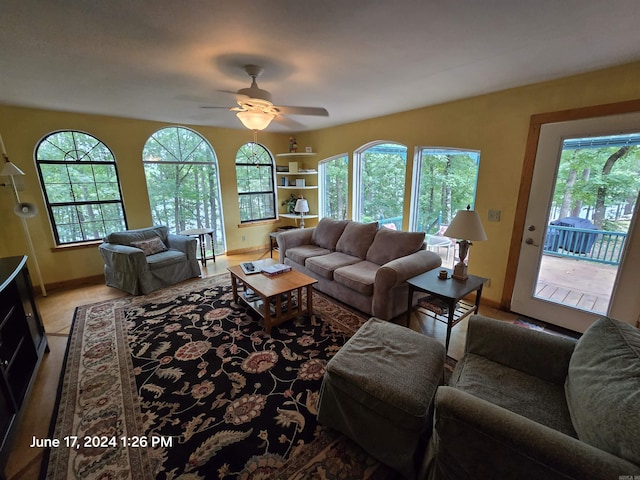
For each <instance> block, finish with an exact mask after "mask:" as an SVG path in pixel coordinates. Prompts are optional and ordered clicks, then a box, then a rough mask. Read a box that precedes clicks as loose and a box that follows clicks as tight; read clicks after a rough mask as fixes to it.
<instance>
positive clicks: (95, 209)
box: [36, 131, 127, 245]
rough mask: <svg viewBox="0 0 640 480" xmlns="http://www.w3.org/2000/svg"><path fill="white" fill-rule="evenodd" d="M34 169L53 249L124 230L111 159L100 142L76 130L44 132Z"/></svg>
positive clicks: (123, 219)
mask: <svg viewBox="0 0 640 480" xmlns="http://www.w3.org/2000/svg"><path fill="white" fill-rule="evenodd" d="M36 166H37V168H38V176H39V177H40V183H41V184H42V191H43V192H44V198H45V203H46V204H47V210H48V211H49V219H50V221H51V227H52V230H53V234H54V237H55V241H56V245H65V244H70V243H83V242H91V241H94V240H100V239H102V238H103V237H105V236H106V235H107V234H108V233H109V232H113V231H118V230H126V228H127V221H126V218H125V214H124V208H123V204H122V192H121V191H120V182H119V180H118V169H117V167H116V159H115V157H114V156H113V153H111V150H109V148H108V147H107V146H106V145H105V144H104V143H102V142H101V141H100V140H98V139H97V138H95V137H93V136H91V135H89V134H88V133H82V132H77V131H60V132H54V133H50V134H49V135H47V136H46V137H44V138H43V139H42V140H41V141H40V143H39V144H38V146H37V147H36Z"/></svg>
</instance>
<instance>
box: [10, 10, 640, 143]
mask: <svg viewBox="0 0 640 480" xmlns="http://www.w3.org/2000/svg"><path fill="white" fill-rule="evenodd" d="M0 15H1V17H0V18H1V23H0V25H1V26H0V103H4V104H9V105H21V106H28V107H39V108H45V109H53V110H63V111H73V112H86V113H96V114H106V115H115V116H121V117H131V118H138V119H149V120H158V121H162V122H168V123H173V124H191V125H212V126H218V127H230V128H243V127H242V126H241V124H240V122H239V120H238V119H237V118H236V117H235V115H234V114H233V113H232V112H229V111H227V110H225V109H215V110H205V109H201V108H200V106H202V105H215V106H229V107H231V106H233V105H234V96H233V95H232V94H229V93H224V92H220V90H232V91H236V90H238V89H239V88H244V87H248V86H249V84H250V79H249V77H248V76H247V75H246V73H245V72H244V71H243V69H242V66H243V65H245V64H248V63H253V64H259V65H261V66H263V67H264V68H265V71H264V74H263V75H262V76H261V77H260V78H259V80H258V84H259V85H260V87H261V88H263V89H266V90H269V91H270V92H271V93H272V94H273V98H274V103H276V104H279V105H301V106H321V107H325V108H327V110H328V111H329V117H328V118H323V117H307V116H291V117H289V118H290V120H291V122H290V123H289V124H282V123H276V122H274V123H272V124H271V126H270V127H269V128H268V130H271V131H303V130H309V129H317V128H323V127H328V126H332V125H339V124H343V123H347V122H352V121H357V120H361V119H365V118H371V117H377V116H381V115H385V114H389V113H394V112H400V111H405V110H410V109H414V108H418V107H423V106H428V105H433V104H437V103H442V102H446V101H450V100H455V99H459V98H465V97H469V96H473V95H478V94H483V93H489V92H494V91H498V90H503V89H506V88H510V87H516V86H520V85H525V84H530V83H536V82H540V81H544V80H550V79H554V78H559V77H564V76H567V75H572V74H576V73H581V72H586V71H591V70H597V69H600V68H604V67H609V66H613V65H618V64H622V63H627V62H631V61H636V60H640V2H639V1H638V0H607V1H603V0H536V1H533V0H446V1H445V0H422V1H421V0H393V1H380V0H378V1H375V0H374V1H372V0H366V1H365V0H316V1H307V0H262V1H259V0H233V1H228V0H221V1H214V0H152V1H149V0H147V1H145V0H103V1H88V0H12V1H3V2H2V9H1V14H0ZM639 81H640V79H639Z"/></svg>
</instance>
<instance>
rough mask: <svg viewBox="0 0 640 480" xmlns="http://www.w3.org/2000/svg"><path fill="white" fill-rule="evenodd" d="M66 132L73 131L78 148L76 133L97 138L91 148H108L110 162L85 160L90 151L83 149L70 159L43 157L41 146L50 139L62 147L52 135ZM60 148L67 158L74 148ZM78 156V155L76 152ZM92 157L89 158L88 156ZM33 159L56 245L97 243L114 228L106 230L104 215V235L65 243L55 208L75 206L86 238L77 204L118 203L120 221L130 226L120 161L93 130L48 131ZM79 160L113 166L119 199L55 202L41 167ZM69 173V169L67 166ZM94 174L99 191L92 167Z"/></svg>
mask: <svg viewBox="0 0 640 480" xmlns="http://www.w3.org/2000/svg"><path fill="white" fill-rule="evenodd" d="M66 133H70V134H71V135H72V139H73V144H74V146H76V147H77V143H78V142H77V140H76V138H75V135H76V134H79V135H84V136H87V137H90V138H91V139H93V140H95V142H96V143H95V145H94V146H93V147H92V148H91V151H93V150H95V149H96V147H98V146H100V147H103V148H104V149H106V150H107V151H108V153H109V156H110V158H111V160H109V161H105V160H83V159H82V158H83V157H87V156H88V155H89V154H90V153H91V151H90V152H84V154H83V155H82V156H81V158H73V159H71V160H54V159H42V158H40V152H41V147H42V146H43V145H44V144H45V142H47V141H48V142H49V143H50V144H51V145H53V146H54V147H57V148H59V149H60V147H59V146H58V145H56V144H54V143H53V142H52V141H51V140H50V138H51V137H54V136H56V135H60V134H66ZM60 151H61V152H62V153H64V156H65V157H67V156H68V155H69V153H70V152H71V151H68V152H64V151H63V150H62V149H60ZM74 152H76V153H77V152H79V150H78V149H77V148H76V149H75V150H74ZM76 157H77V155H76ZM89 158H90V157H89ZM34 159H35V164H36V169H37V171H38V179H39V181H40V187H41V190H42V196H43V198H44V203H45V205H46V208H47V213H48V216H49V223H50V225H51V232H52V234H53V238H54V241H55V244H56V246H67V245H82V244H90V243H95V242H97V241H101V240H102V239H103V238H104V236H105V235H106V234H107V233H109V231H111V230H112V229H111V228H109V229H108V230H107V227H106V225H105V222H106V221H107V220H105V219H104V217H102V218H101V220H100V222H101V223H102V227H103V233H104V235H102V236H98V237H92V238H83V239H82V240H77V239H76V240H73V241H68V242H63V241H61V239H60V231H59V228H60V227H59V225H58V222H56V219H55V214H54V209H55V208H57V207H75V210H76V219H77V224H76V225H77V226H78V229H79V231H80V232H82V236H83V237H85V229H84V228H83V226H84V224H83V222H82V221H80V220H79V218H80V215H79V212H78V207H82V206H87V205H99V206H101V205H119V206H120V211H121V212H122V217H121V218H120V219H117V220H119V221H120V222H121V224H122V228H123V229H125V230H126V229H127V228H128V222H127V214H126V210H125V208H124V201H123V199H122V186H121V184H120V176H119V174H118V164H117V160H116V157H115V155H114V154H113V151H112V150H111V149H110V148H109V147H108V146H107V144H105V143H104V142H103V141H102V140H100V139H99V138H98V137H96V136H95V135H92V134H90V133H87V132H83V131H81V130H75V129H74V130H56V131H53V132H50V133H48V134H47V135H45V136H44V137H42V138H41V139H40V141H39V142H38V144H37V145H36V148H35V150H34ZM79 162H82V165H91V166H92V167H93V166H94V165H101V166H104V165H111V166H113V175H114V176H115V180H116V182H115V183H116V184H117V187H118V199H110V200H99V199H96V200H81V201H68V202H52V201H51V200H50V192H49V191H48V189H47V185H48V184H47V181H46V180H45V178H44V174H43V169H42V166H43V165H66V166H68V165H77V164H78V163H79ZM67 172H68V168H67ZM92 173H93V175H94V182H93V185H95V187H96V192H97V191H98V186H97V185H98V182H95V171H94V170H93V168H92ZM68 185H69V187H70V193H71V194H73V193H72V192H73V189H72V188H71V187H72V186H73V182H72V181H71V179H70V178H69V183H68ZM84 223H88V222H84Z"/></svg>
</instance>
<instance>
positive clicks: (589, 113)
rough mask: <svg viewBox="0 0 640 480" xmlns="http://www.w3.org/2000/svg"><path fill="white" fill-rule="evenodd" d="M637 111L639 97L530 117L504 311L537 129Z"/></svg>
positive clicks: (522, 225) (511, 284)
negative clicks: (551, 124)
mask: <svg viewBox="0 0 640 480" xmlns="http://www.w3.org/2000/svg"><path fill="white" fill-rule="evenodd" d="M636 112H640V100H632V101H627V102H620V103H615V104H607V105H598V106H594V107H585V108H580V109H575V110H564V111H558V112H550V113H543V114H537V115H532V116H531V120H530V124H529V135H528V138H527V143H526V150H525V158H524V162H523V168H522V175H521V181H520V191H519V195H518V202H517V206H516V215H515V219H514V224H513V230H512V235H511V244H510V249H509V256H508V259H507V269H506V273H505V284H504V288H503V292H502V298H501V301H500V308H502V309H504V310H511V300H512V297H513V293H514V286H515V281H516V273H517V270H518V262H519V258H520V253H521V249H522V248H523V247H522V245H523V236H524V235H523V232H524V231H525V221H526V219H527V207H528V203H529V200H530V196H531V184H532V179H533V172H534V166H535V159H536V155H537V153H538V152H537V150H538V142H539V139H540V131H541V128H542V125H544V124H547V123H556V122H566V121H571V120H584V119H589V118H598V117H605V116H612V115H619V114H625V113H636ZM636 230H637V228H636ZM630 233H631V232H630ZM637 321H638V320H637Z"/></svg>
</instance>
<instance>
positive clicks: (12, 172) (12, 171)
mask: <svg viewBox="0 0 640 480" xmlns="http://www.w3.org/2000/svg"><path fill="white" fill-rule="evenodd" d="M0 175H2V176H4V177H13V176H16V175H24V172H23V171H22V170H20V169H19V168H18V167H16V166H15V165H14V164H13V163H11V162H10V161H9V160H7V162H6V163H5V164H4V166H3V167H2V170H1V171H0Z"/></svg>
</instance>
